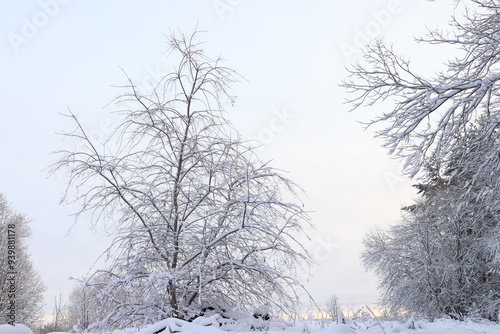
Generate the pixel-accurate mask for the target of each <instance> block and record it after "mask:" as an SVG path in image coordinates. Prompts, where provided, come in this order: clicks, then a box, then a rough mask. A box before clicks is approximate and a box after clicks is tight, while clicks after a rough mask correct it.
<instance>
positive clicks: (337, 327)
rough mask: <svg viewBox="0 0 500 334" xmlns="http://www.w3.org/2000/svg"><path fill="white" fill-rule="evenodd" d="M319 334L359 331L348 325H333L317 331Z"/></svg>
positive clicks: (341, 333)
mask: <svg viewBox="0 0 500 334" xmlns="http://www.w3.org/2000/svg"><path fill="white" fill-rule="evenodd" d="M317 333H318V334H356V333H357V332H356V331H355V330H354V329H352V328H350V327H349V326H347V325H333V326H331V327H329V328H326V329H325V330H323V331H320V332H317Z"/></svg>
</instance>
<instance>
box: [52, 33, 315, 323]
mask: <svg viewBox="0 0 500 334" xmlns="http://www.w3.org/2000/svg"><path fill="white" fill-rule="evenodd" d="M195 35H196V34H194V35H192V36H189V37H182V38H175V37H172V38H171V39H170V42H171V46H172V50H173V53H172V56H179V60H178V61H179V62H178V67H177V69H176V70H175V71H174V72H173V73H170V74H168V75H166V76H165V77H164V78H163V79H162V80H161V82H160V83H158V85H156V86H155V87H154V88H153V89H152V91H151V92H148V93H146V92H141V91H140V90H139V89H138V87H137V86H135V85H134V84H133V82H132V81H130V85H129V87H128V89H129V92H128V93H127V94H125V95H124V96H121V98H120V101H121V102H123V103H124V104H125V105H126V106H127V107H126V109H127V110H126V111H124V118H123V122H122V124H121V125H120V126H119V128H118V129H117V130H116V132H114V133H113V134H112V136H111V137H110V138H109V140H108V141H107V143H108V144H107V145H104V147H103V148H102V150H100V148H101V144H99V143H97V142H95V141H93V140H92V139H91V138H90V137H89V136H88V135H87V132H86V131H85V129H84V127H83V126H81V124H80V122H79V119H77V117H76V116H74V115H72V114H71V115H69V117H71V118H72V119H73V120H74V122H75V124H76V129H75V131H73V132H71V133H69V134H68V136H69V137H72V138H76V139H78V140H81V141H83V143H85V145H86V147H87V150H85V151H74V152H73V151H65V152H62V158H61V160H60V161H59V162H58V163H57V164H56V165H55V168H56V169H57V168H67V169H68V170H69V172H70V173H71V178H70V182H69V187H70V188H71V187H74V188H77V189H78V192H77V193H76V195H75V196H76V197H75V198H74V199H75V201H81V203H82V209H81V211H80V212H79V213H80V214H82V213H85V212H91V213H92V219H94V222H95V223H98V222H101V221H102V222H105V221H107V222H108V224H107V228H108V229H109V230H112V231H113V233H114V235H115V239H114V241H113V243H112V245H111V246H110V249H109V256H110V258H111V259H112V260H111V261H110V262H109V267H107V268H105V269H101V270H97V271H95V273H94V275H93V276H92V277H91V278H90V279H89V281H88V282H87V285H90V286H92V285H95V286H99V287H100V292H99V300H100V303H103V305H105V306H103V307H104V309H105V310H106V312H103V314H102V318H101V319H100V322H99V323H97V324H96V325H97V326H98V327H100V328H103V327H106V328H117V327H122V328H123V327H127V326H130V325H133V324H137V323H141V324H143V323H149V322H153V321H157V320H160V319H162V318H165V317H180V318H185V319H188V318H190V317H193V316H196V315H199V314H200V313H201V312H202V308H203V305H204V304H205V305H212V306H217V307H218V308H219V309H221V310H224V311H226V312H230V311H235V310H252V309H253V308H254V307H255V306H266V307H272V308H274V309H279V311H281V312H287V311H289V310H291V309H293V308H294V306H295V304H296V303H297V296H296V295H295V293H294V291H295V290H296V288H300V287H301V284H300V283H299V280H298V279H297V274H298V273H297V272H296V269H297V268H298V266H299V265H300V263H303V264H307V263H308V262H309V256H308V255H307V252H306V251H305V250H304V248H303V246H302V243H301V240H302V239H298V238H303V237H304V230H303V227H304V226H308V224H309V218H308V216H307V214H306V212H305V211H304V210H303V205H302V203H301V202H300V201H299V200H298V198H297V197H296V195H295V194H296V191H297V190H298V188H297V187H296V185H295V184H294V183H293V182H291V181H290V180H289V179H287V178H286V177H285V176H283V173H281V172H280V171H278V170H276V169H274V168H272V167H271V166H270V165H269V164H268V163H264V162H261V161H260V160H259V159H258V158H257V157H256V155H255V152H254V149H253V148H252V147H251V146H249V145H247V144H246V143H244V142H242V141H241V140H240V139H239V136H238V134H237V132H236V131H235V130H234V128H232V126H231V125H230V123H229V122H228V120H227V119H226V118H225V115H224V104H225V102H226V101H229V102H231V103H232V102H233V97H231V96H230V95H229V93H228V88H229V84H231V83H232V82H233V81H235V80H236V78H237V76H236V74H235V73H234V72H233V71H232V70H230V69H228V68H227V67H224V66H223V65H222V60H221V59H217V60H212V59H210V58H208V57H207V56H205V55H204V53H203V51H202V50H201V49H200V44H198V43H196V42H195V39H196V36H195Z"/></svg>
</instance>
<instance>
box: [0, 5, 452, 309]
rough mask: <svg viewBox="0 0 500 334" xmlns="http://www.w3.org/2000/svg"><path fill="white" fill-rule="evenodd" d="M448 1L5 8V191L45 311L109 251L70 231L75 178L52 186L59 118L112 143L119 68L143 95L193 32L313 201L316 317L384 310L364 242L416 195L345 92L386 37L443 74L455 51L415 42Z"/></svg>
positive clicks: (91, 235) (256, 129)
mask: <svg viewBox="0 0 500 334" xmlns="http://www.w3.org/2000/svg"><path fill="white" fill-rule="evenodd" d="M453 2H454V1H453V0H438V1H426V0H357V1H340V0H329V1H327V0H323V1H319V0H317V1H310V0H309V1H306V0H303V1H299V0H275V1H265V0H253V1H243V0H203V1H202V0H196V1H194V0H192V1H182V0H171V1H166V0H164V1H161V0H143V1H130V0H111V1H96V0H88V1H76V0H74V1H71V0H40V1H8V2H7V1H4V2H3V3H2V5H1V6H2V8H1V10H0V37H1V38H0V73H1V75H0V90H1V92H2V98H1V99H0V110H1V118H0V142H1V145H0V159H1V160H0V161H1V164H0V168H1V169H0V192H3V193H4V194H5V195H6V196H7V198H8V200H9V201H10V202H11V204H12V206H13V207H14V209H15V210H16V211H18V212H20V213H24V214H26V215H28V216H29V217H30V218H31V220H32V224H31V227H32V229H33V236H32V238H31V239H30V240H29V251H30V252H31V254H32V258H33V261H34V263H35V266H36V269H37V270H38V271H39V272H40V274H41V275H42V277H43V279H44V281H45V283H46V284H47V286H48V290H47V298H46V302H47V303H48V306H47V310H48V311H50V310H51V308H52V300H53V298H54V296H56V295H58V294H63V295H67V293H68V292H69V291H70V290H71V288H72V286H73V285H74V281H69V280H68V278H69V277H70V276H74V277H82V276H83V275H85V274H86V273H87V271H88V269H89V268H90V267H91V265H92V264H93V263H94V260H95V259H96V258H97V257H98V255H99V254H100V253H101V252H102V251H103V249H104V248H105V245H106V244H105V240H106V239H105V238H104V237H103V235H102V234H103V233H104V231H102V230H100V231H98V232H91V231H90V230H89V227H90V224H89V222H86V221H80V222H79V223H77V224H76V225H75V226H74V227H73V229H71V230H70V228H71V226H72V225H73V218H72V217H70V216H69V214H70V213H72V212H74V211H76V210H77V209H78V208H77V207H74V206H73V207H71V206H61V205H59V202H60V199H61V197H62V195H63V192H64V187H65V179H64V177H63V176H62V175H56V176H55V177H51V178H48V179H47V177H48V173H47V171H45V170H44V169H45V168H47V167H48V166H49V165H50V164H51V163H53V162H54V161H55V160H56V157H55V156H53V155H50V153H51V152H53V151H56V150H59V149H62V148H68V145H70V144H68V143H67V142H64V141H62V140H61V137H60V136H58V135H57V134H56V132H60V131H61V130H63V129H66V130H68V129H69V126H70V125H71V124H69V123H68V121H67V120H66V119H65V118H64V117H62V116H61V115H60V113H65V112H67V108H70V109H71V110H72V111H73V112H74V113H76V114H77V115H79V116H80V117H81V120H82V122H83V123H84V124H85V126H86V127H87V129H90V130H91V132H92V134H93V136H95V137H97V138H101V137H102V136H104V135H106V134H107V133H109V130H110V126H113V125H114V124H116V118H115V116H113V115H112V114H110V113H109V112H110V111H111V110H112V106H111V107H110V106H107V104H108V102H110V101H111V100H112V99H113V98H114V97H116V96H117V95H119V94H120V93H122V92H123V90H120V89H119V88H116V86H119V85H122V84H125V83H126V78H125V76H124V74H123V72H122V70H121V69H120V68H122V69H123V70H124V71H125V72H126V73H127V75H128V76H129V77H131V78H132V79H133V80H134V81H135V82H136V83H138V84H139V85H140V86H142V87H147V86H148V85H150V84H151V83H154V82H155V80H157V78H158V77H159V76H161V75H162V74H165V73H168V72H169V71H170V70H171V69H172V68H173V65H174V64H173V63H172V62H169V60H168V58H167V54H166V53H165V51H166V50H167V44H166V38H165V36H164V35H168V34H170V31H174V32H179V31H180V32H184V33H190V32H192V31H193V30H194V29H195V28H196V27H197V28H198V29H199V30H204V31H206V33H203V34H202V35H201V38H202V39H203V40H205V41H206V44H205V49H206V51H207V53H208V55H211V56H212V57H216V56H218V55H223V56H224V57H225V58H226V59H227V65H228V66H229V67H231V68H233V69H235V70H237V71H238V72H239V73H240V74H241V75H242V76H243V77H245V78H246V81H242V82H240V83H238V84H236V85H235V86H234V87H233V88H234V90H233V93H234V94H235V95H236V96H238V99H237V103H236V105H235V107H234V108H229V109H228V117H229V118H230V119H231V120H232V121H233V123H234V124H235V126H236V127H237V128H238V129H239V131H240V132H241V134H242V135H243V137H244V138H246V139H250V138H255V139H256V140H257V142H258V143H259V144H263V147H262V148H261V149H259V153H260V155H261V157H262V159H264V160H267V159H273V165H274V166H275V167H277V168H281V169H284V170H286V171H288V172H289V173H288V176H289V177H290V178H291V179H292V180H294V181H295V182H296V183H298V184H299V185H300V186H301V187H302V188H303V189H304V190H305V192H306V196H304V197H303V198H304V201H305V204H306V208H307V209H308V210H310V211H313V213H312V214H311V217H312V219H313V223H314V225H315V226H316V230H314V231H309V235H310V237H311V239H312V242H311V243H310V244H309V246H308V247H309V249H310V251H311V253H312V254H313V255H314V256H315V257H316V260H317V263H318V266H317V267H313V268H312V270H311V275H312V276H311V278H310V279H309V281H308V282H305V284H306V287H307V288H308V289H309V291H310V293H311V294H312V296H313V297H314V298H315V299H316V301H317V302H318V304H320V305H321V304H323V303H324V302H325V300H326V299H327V298H328V297H329V296H331V295H332V294H336V295H337V296H338V297H339V299H340V301H341V303H343V304H346V305H351V304H354V305H364V304H373V303H375V302H376V300H377V298H378V293H377V291H376V279H375V278H374V276H373V275H372V274H371V273H365V270H364V269H363V267H362V265H361V263H360V260H359V255H360V251H361V250H362V247H361V240H362V237H363V235H364V234H365V233H366V232H367V231H369V230H370V229H371V228H373V227H374V226H375V225H380V226H387V225H388V224H390V223H394V222H396V221H397V219H398V217H399V214H400V212H399V209H400V207H401V206H402V205H404V204H405V203H406V204H408V203H409V202H410V201H411V199H412V198H413V197H414V196H415V191H414V190H413V189H412V188H411V187H410V184H411V183H412V182H411V181H409V180H406V179H405V178H404V177H402V176H401V173H400V167H399V163H398V161H396V160H393V159H391V158H390V157H388V156H387V154H386V152H385V150H384V149H383V148H381V147H380V146H381V144H382V142H381V140H380V139H374V138H373V132H372V131H371V130H367V131H364V129H363V126H362V125H361V124H359V123H358V122H357V121H366V120H368V119H370V118H372V117H374V116H375V114H376V113H377V112H379V111H380V110H378V109H374V110H360V111H357V112H355V113H348V106H346V105H345V104H343V102H344V99H345V97H346V94H345V92H344V90H343V89H341V88H339V87H338V84H339V83H340V81H341V79H342V78H343V77H344V76H345V75H346V72H345V66H348V65H349V64H351V63H353V62H354V61H355V60H356V59H357V57H358V55H359V50H358V47H359V44H360V43H361V42H364V41H365V40H366V39H367V38H371V39H374V38H378V37H384V36H385V38H386V39H387V40H388V41H391V42H393V43H394V45H395V46H396V48H397V49H398V50H400V51H401V53H405V54H407V55H410V54H411V59H412V61H414V62H415V64H416V65H417V67H418V68H419V69H420V70H421V71H423V72H426V73H432V71H433V70H434V69H437V68H438V67H439V66H440V65H441V63H442V61H443V60H444V59H446V58H447V57H448V56H451V55H450V54H449V53H446V52H444V50H442V49H437V51H438V52H436V51H435V50H434V49H431V50H434V51H431V52H430V51H429V48H428V47H427V46H424V45H418V44H416V43H415V42H414V41H413V37H415V36H421V35H423V34H425V32H426V28H425V27H426V26H427V27H434V26H435V25H436V24H440V25H441V26H445V25H446V23H447V22H448V21H449V18H450V14H451V12H452V10H453ZM69 148H71V147H69ZM304 309H305V310H306V309H307V307H304Z"/></svg>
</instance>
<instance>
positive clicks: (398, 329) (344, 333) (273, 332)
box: [0, 318, 500, 334]
mask: <svg viewBox="0 0 500 334" xmlns="http://www.w3.org/2000/svg"><path fill="white" fill-rule="evenodd" d="M213 320H214V319H213V318H205V319H202V320H200V321H198V322H199V323H189V322H185V321H181V320H177V319H166V320H163V321H161V322H159V323H156V324H154V325H151V326H148V327H146V328H143V329H142V330H140V331H137V330H134V331H114V332H112V333H106V334H154V333H158V331H160V330H162V329H165V330H163V331H161V332H159V334H167V333H190V334H236V333H254V334H255V333H266V334H278V333H316V334H349V333H351V334H356V333H364V334H384V333H385V334H393V333H398V334H500V324H498V323H491V322H487V321H465V322H459V321H454V320H448V319H440V320H437V321H435V322H432V323H430V322H423V321H408V322H406V323H400V322H393V321H383V322H381V323H380V325H381V326H382V327H383V330H382V329H381V327H380V325H379V324H378V323H377V322H376V321H375V320H368V321H363V322H361V321H351V323H350V324H348V325H337V324H333V323H323V322H321V321H301V322H296V323H293V322H288V323H284V322H282V321H271V322H270V323H268V324H267V326H268V327H267V328H263V329H259V330H252V331H248V330H247V331H238V330H222V329H221V328H219V327H218V324H216V323H215V322H214V324H213V325H212V324H211V322H212V321H213ZM242 325H244V324H239V326H242ZM413 328H415V329H413ZM169 329H170V330H169ZM0 334H33V332H32V331H31V330H30V329H28V328H27V327H26V326H23V325H16V326H15V327H13V326H11V325H0ZM52 334H56V333H52ZM57 334H66V333H60V332H58V333H57ZM68 334H70V333H68Z"/></svg>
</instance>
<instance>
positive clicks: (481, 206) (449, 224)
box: [362, 131, 500, 320]
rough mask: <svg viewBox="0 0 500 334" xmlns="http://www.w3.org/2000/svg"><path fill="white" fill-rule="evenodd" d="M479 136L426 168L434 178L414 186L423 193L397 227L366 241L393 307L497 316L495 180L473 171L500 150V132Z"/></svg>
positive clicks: (368, 261) (369, 262) (499, 214)
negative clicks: (487, 137) (486, 137)
mask: <svg viewBox="0 0 500 334" xmlns="http://www.w3.org/2000/svg"><path fill="white" fill-rule="evenodd" d="M476 133H481V131H477V132H475V131H471V132H470V133H469V135H468V138H465V139H463V140H461V142H462V146H461V147H460V148H457V149H456V152H453V154H451V157H450V162H449V163H446V164H445V165H444V166H443V165H442V164H439V163H436V164H433V165H429V166H428V167H427V168H426V175H427V176H428V178H429V179H430V180H429V181H428V182H427V183H425V184H419V185H417V188H419V190H420V193H421V194H422V198H421V199H419V200H418V201H417V202H416V203H415V204H413V205H410V206H408V207H405V208H404V212H405V214H404V216H403V219H402V221H401V222H400V223H399V224H397V225H395V226H392V227H391V228H390V229H389V230H387V231H383V230H380V229H376V230H374V231H372V232H370V233H369V234H368V235H367V236H366V237H365V239H364V244H365V251H364V253H363V256H362V259H363V262H364V264H365V265H366V267H367V268H370V269H374V270H375V272H376V274H377V275H378V276H379V278H380V287H381V288H382V290H383V297H382V301H383V303H384V304H386V305H388V306H390V307H392V309H393V310H398V309H404V310H408V311H412V312H416V313H419V314H424V315H427V316H430V317H438V316H443V315H447V316H451V317H454V318H459V319H463V318H465V317H468V316H479V317H485V318H489V319H492V320H498V312H499V310H500V265H499V261H498V260H499V257H500V252H499V233H498V230H499V224H498V222H499V220H500V210H499V209H498V208H499V207H500V197H499V196H498V195H499V194H498V192H497V191H496V189H492V188H491V184H492V183H493V182H494V181H496V180H494V179H493V180H492V179H490V178H486V179H485V178H479V177H478V174H476V170H477V167H478V165H479V166H480V165H482V164H483V162H484V160H487V159H490V157H489V155H488V153H489V152H490V151H492V150H493V151H498V145H499V143H500V138H499V136H498V131H495V132H494V133H493V134H492V136H491V138H490V140H489V141H478V140H477V139H476V138H474V136H475V134H476ZM478 143H481V146H477V145H478ZM455 175H459V176H458V177H457V176H455ZM474 175H475V176H476V177H474ZM481 175H482V176H485V175H484V174H481ZM499 176H500V175H499ZM490 192H493V195H492V194H490ZM485 194H487V195H485Z"/></svg>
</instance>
